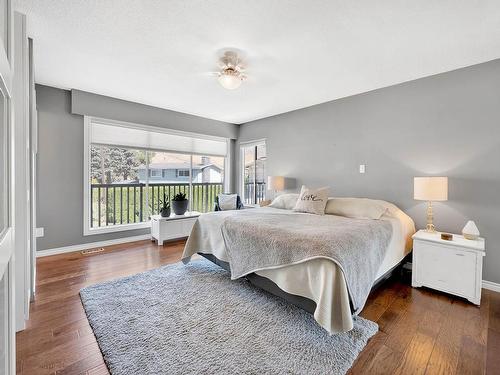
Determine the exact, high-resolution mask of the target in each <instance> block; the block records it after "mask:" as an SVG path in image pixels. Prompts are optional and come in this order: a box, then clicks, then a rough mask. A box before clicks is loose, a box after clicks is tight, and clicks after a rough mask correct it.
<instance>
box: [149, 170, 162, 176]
mask: <svg viewBox="0 0 500 375" xmlns="http://www.w3.org/2000/svg"><path fill="white" fill-rule="evenodd" d="M149 177H163V174H162V170H161V169H150V170H149Z"/></svg>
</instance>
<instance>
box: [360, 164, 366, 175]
mask: <svg viewBox="0 0 500 375" xmlns="http://www.w3.org/2000/svg"><path fill="white" fill-rule="evenodd" d="M365 171H366V165H365V164H360V165H359V173H365Z"/></svg>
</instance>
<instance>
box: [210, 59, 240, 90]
mask: <svg viewBox="0 0 500 375" xmlns="http://www.w3.org/2000/svg"><path fill="white" fill-rule="evenodd" d="M218 65H219V68H220V71H218V72H214V75H216V76H217V77H218V81H219V83H220V84H221V86H222V87H224V88H225V89H227V90H235V89H237V88H238V87H240V86H241V83H242V82H243V81H244V80H245V79H246V78H247V76H246V75H245V74H244V73H243V72H244V71H245V66H244V64H243V61H242V59H241V56H240V55H238V53H237V52H236V51H231V50H228V51H225V52H224V53H223V55H222V56H221V57H219V61H218Z"/></svg>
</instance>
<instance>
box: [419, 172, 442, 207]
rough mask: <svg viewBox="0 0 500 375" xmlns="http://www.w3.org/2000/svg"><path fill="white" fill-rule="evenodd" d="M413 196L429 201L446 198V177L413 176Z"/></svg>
mask: <svg viewBox="0 0 500 375" xmlns="http://www.w3.org/2000/svg"><path fill="white" fill-rule="evenodd" d="M413 198H414V199H415V200H419V201H429V202H431V201H446V200H448V177H415V178H414V179H413Z"/></svg>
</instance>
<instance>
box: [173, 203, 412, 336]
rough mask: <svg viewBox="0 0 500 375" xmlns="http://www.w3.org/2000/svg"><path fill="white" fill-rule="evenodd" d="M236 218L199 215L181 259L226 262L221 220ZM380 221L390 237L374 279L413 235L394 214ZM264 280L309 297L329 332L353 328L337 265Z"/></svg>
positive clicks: (408, 222)
mask: <svg viewBox="0 0 500 375" xmlns="http://www.w3.org/2000/svg"><path fill="white" fill-rule="evenodd" d="M255 209H258V210H260V211H261V212H262V213H273V212H279V213H281V214H283V213H284V212H286V213H287V214H290V215H309V214H304V213H296V212H293V211H288V210H281V209H276V208H270V207H263V208H255ZM231 215H238V211H219V212H211V213H207V214H203V215H201V216H200V217H199V218H198V220H197V221H196V223H195V225H194V227H193V230H192V232H191V235H190V236H189V238H188V241H187V243H186V246H185V248H184V253H183V255H182V259H183V261H184V262H188V261H189V260H190V258H191V256H192V255H194V254H196V253H203V254H212V255H214V256H215V257H217V258H218V259H220V260H223V261H225V262H228V257H227V254H226V248H225V245H224V239H223V238H222V232H221V225H222V223H223V221H224V219H225V218H226V217H228V216H231ZM381 220H388V221H389V222H390V223H391V227H392V237H391V240H390V243H389V246H388V249H387V253H386V255H385V258H384V260H383V262H382V265H381V266H380V269H379V271H378V274H377V278H378V277H380V276H382V275H383V274H384V273H386V272H387V271H388V270H390V269H391V268H392V267H394V266H395V265H396V264H398V263H399V262H400V261H401V260H402V259H403V258H404V257H405V255H406V254H408V252H409V251H410V249H411V236H412V234H413V233H414V232H415V226H414V223H413V220H412V219H411V218H410V217H408V216H407V215H406V214H405V213H404V212H402V211H400V210H399V211H397V212H395V213H391V215H390V216H388V215H384V216H382V218H381ZM256 273H257V274H258V275H259V276H263V277H266V278H268V279H270V280H271V281H273V282H274V283H275V284H276V285H278V286H279V287H280V288H281V289H282V290H284V291H285V292H287V293H290V294H295V295H299V296H302V297H306V298H309V299H311V300H313V301H314V302H316V310H315V312H314V318H315V320H316V321H317V322H318V324H320V325H321V326H322V327H323V328H325V329H326V330H327V331H328V332H330V333H337V332H346V331H349V330H351V329H352V328H353V321H352V314H351V308H350V303H349V293H348V291H347V284H346V281H345V278H344V275H343V273H342V271H341V270H340V268H339V267H338V265H337V264H336V263H334V262H333V261H331V260H328V259H322V258H317V259H311V260H309V261H306V262H303V263H299V264H292V265H287V266H283V267H280V268H275V269H266V270H260V271H257V272H256Z"/></svg>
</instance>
